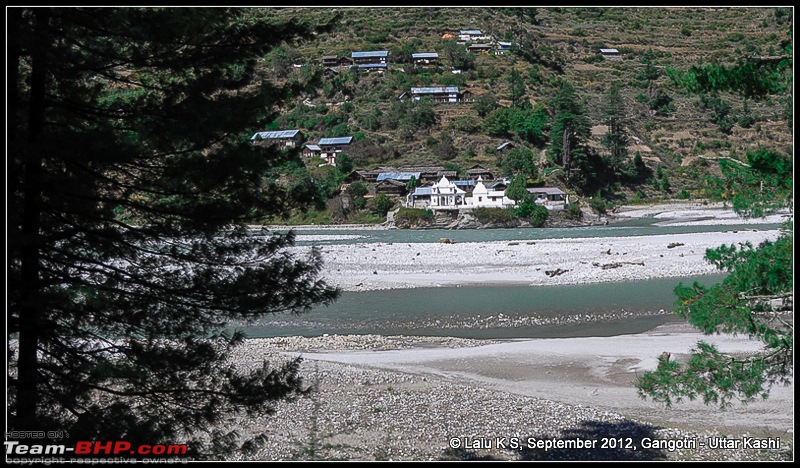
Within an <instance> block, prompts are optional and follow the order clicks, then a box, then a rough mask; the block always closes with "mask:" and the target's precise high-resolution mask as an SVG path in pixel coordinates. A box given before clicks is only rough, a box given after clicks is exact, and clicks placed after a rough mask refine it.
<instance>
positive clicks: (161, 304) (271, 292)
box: [7, 8, 338, 456]
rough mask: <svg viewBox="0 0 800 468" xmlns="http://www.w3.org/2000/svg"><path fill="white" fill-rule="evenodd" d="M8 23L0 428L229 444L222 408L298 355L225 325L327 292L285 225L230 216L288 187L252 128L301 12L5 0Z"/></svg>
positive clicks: (258, 388)
mask: <svg viewBox="0 0 800 468" xmlns="http://www.w3.org/2000/svg"><path fill="white" fill-rule="evenodd" d="M7 29H8V38H9V41H10V42H9V43H8V49H7V59H8V62H7V63H8V71H9V76H8V81H7V83H8V88H7V97H8V123H7V135H8V153H7V154H8V162H7V164H8V174H7V182H8V202H7V203H8V205H7V208H8V225H7V235H8V261H7V265H8V267H7V277H8V298H7V320H8V328H7V330H8V335H7V345H8V358H9V365H8V368H7V369H8V380H7V384H8V387H7V388H8V399H7V402H8V406H7V408H8V414H7V416H8V425H7V429H11V430H35V431H49V430H58V431H66V432H68V433H69V435H70V439H73V440H75V439H82V440H103V441H107V440H126V441H129V442H131V443H132V444H137V443H146V444H153V443H160V442H169V443H188V444H190V446H191V449H192V453H193V454H195V455H196V456H212V455H213V454H212V453H211V452H212V450H213V451H218V452H225V451H226V450H230V449H232V448H233V447H234V445H236V446H238V444H235V442H236V440H235V437H233V436H234V435H235V432H234V431H231V430H229V429H225V427H226V424H225V423H226V422H227V421H226V419H227V418H228V417H230V416H234V415H237V414H251V415H254V414H264V413H269V412H270V411H271V408H272V404H273V403H274V402H275V401H277V400H279V399H283V398H287V397H293V396H296V395H298V394H300V393H301V392H303V391H304V387H303V384H302V381H301V379H300V378H299V376H298V365H299V362H298V361H297V360H295V361H292V362H290V363H289V364H287V365H283V366H278V367H273V366H270V365H269V363H267V362H264V363H263V365H261V366H257V368H255V369H253V370H245V369H239V368H237V367H236V366H235V365H233V364H232V363H230V362H228V361H227V357H228V356H229V354H230V352H231V351H232V349H233V348H234V347H235V346H237V345H238V344H240V343H241V342H242V340H243V336H242V335H241V334H239V333H233V332H225V331H224V330H225V329H226V326H228V325H229V324H230V323H231V321H249V320H252V319H256V318H260V317H264V316H266V315H268V314H274V313H280V312H288V313H299V312H302V311H304V310H307V309H308V308H309V307H310V306H312V305H314V304H318V303H329V302H331V301H332V300H334V299H335V298H336V297H337V294H338V292H337V291H336V290H335V289H333V288H330V287H329V286H327V285H326V284H325V282H324V281H322V280H320V279H319V278H318V275H319V272H320V265H321V263H320V257H319V254H318V253H316V252H314V253H312V255H310V256H309V257H308V258H301V257H297V256H296V255H294V254H292V253H291V251H288V250H287V249H286V247H289V246H291V245H292V244H293V238H294V236H293V234H287V235H278V234H276V233H271V232H267V231H261V232H256V233H252V232H248V230H247V229H246V226H245V223H248V222H252V221H253V220H255V219H263V218H264V217H267V218H269V217H274V216H280V215H282V214H284V213H285V212H286V210H288V209H290V208H292V207H293V206H295V205H296V204H299V203H300V202H301V201H302V200H297V199H296V198H295V197H293V196H292V193H290V192H289V191H288V190H287V188H286V186H285V185H282V183H281V182H282V181H281V177H280V174H279V173H277V171H276V168H278V167H280V166H281V165H283V164H284V163H286V162H287V161H289V160H292V159H295V160H296V158H297V157H298V155H297V153H296V152H291V151H285V152H284V151H279V150H278V149H276V148H275V147H273V146H265V145H256V144H252V143H251V142H250V141H249V137H250V135H252V133H253V130H254V129H261V128H264V127H265V126H266V124H267V123H269V122H271V121H273V120H274V119H275V115H274V113H273V111H272V109H274V108H275V106H276V105H277V104H279V103H280V102H281V100H282V99H283V98H284V97H285V96H287V94H288V93H289V92H293V91H294V92H296V90H291V89H283V88H276V87H274V86H272V85H270V83H269V82H267V81H265V80H263V79H262V78H261V71H260V70H259V68H258V66H257V64H258V59H259V57H263V56H264V55H265V54H266V53H268V52H269V51H270V49H272V48H273V47H275V46H276V45H279V44H281V43H282V42H284V41H286V40H294V39H299V38H302V37H304V36H306V35H307V34H308V32H309V31H310V30H309V28H308V27H306V26H303V25H301V24H295V23H293V22H288V23H279V22H277V21H274V19H273V18H270V17H268V16H266V14H265V12H264V11H263V10H257V9H246V10H244V9H242V10H230V9H222V8H213V9H212V8H209V9H206V8H187V9H181V10H180V11H176V10H174V9H169V8H10V9H9V10H7ZM300 192H301V194H302V191H300ZM64 442H65V441H64V440H61V441H60V442H59V443H64ZM240 442H241V441H240Z"/></svg>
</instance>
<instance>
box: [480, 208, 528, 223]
mask: <svg viewBox="0 0 800 468" xmlns="http://www.w3.org/2000/svg"><path fill="white" fill-rule="evenodd" d="M472 216H474V217H475V219H476V220H477V221H478V222H479V223H481V224H493V223H511V222H514V221H516V219H517V216H516V214H515V213H514V210H510V209H505V208H475V209H474V210H472Z"/></svg>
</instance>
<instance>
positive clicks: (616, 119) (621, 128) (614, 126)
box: [602, 82, 629, 177]
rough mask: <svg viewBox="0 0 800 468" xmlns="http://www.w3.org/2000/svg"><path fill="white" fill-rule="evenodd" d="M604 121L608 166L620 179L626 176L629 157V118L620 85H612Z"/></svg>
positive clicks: (606, 102) (604, 108)
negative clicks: (626, 132)
mask: <svg viewBox="0 0 800 468" xmlns="http://www.w3.org/2000/svg"><path fill="white" fill-rule="evenodd" d="M602 110H603V120H604V121H605V124H606V125H607V126H608V131H607V132H606V134H605V135H604V136H603V145H604V146H605V147H606V148H608V151H609V153H610V154H609V156H608V159H607V164H606V165H607V166H608V167H609V168H610V169H611V170H612V171H613V172H614V174H615V175H616V176H617V177H619V176H621V175H624V173H625V171H624V169H625V165H626V164H625V160H626V158H627V156H628V142H629V139H628V136H627V135H626V134H625V128H626V125H627V116H626V112H625V101H624V100H623V99H622V93H621V92H620V85H619V83H616V82H615V83H612V84H611V87H610V88H609V91H608V94H606V97H605V102H604V103H603V108H602Z"/></svg>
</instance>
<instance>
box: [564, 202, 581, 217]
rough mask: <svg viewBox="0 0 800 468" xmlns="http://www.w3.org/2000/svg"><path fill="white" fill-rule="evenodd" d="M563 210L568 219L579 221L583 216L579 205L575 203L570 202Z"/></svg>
mask: <svg viewBox="0 0 800 468" xmlns="http://www.w3.org/2000/svg"><path fill="white" fill-rule="evenodd" d="M565 212H566V216H567V218H569V219H573V220H575V221H580V220H581V219H582V218H583V211H581V206H580V205H579V204H577V203H570V204H569V205H567V209H566V210H565Z"/></svg>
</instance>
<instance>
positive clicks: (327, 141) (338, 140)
mask: <svg viewBox="0 0 800 468" xmlns="http://www.w3.org/2000/svg"><path fill="white" fill-rule="evenodd" d="M352 141H353V137H351V136H347V137H334V138H320V140H319V146H335V145H349V144H350V142H352Z"/></svg>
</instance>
